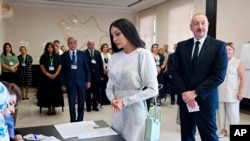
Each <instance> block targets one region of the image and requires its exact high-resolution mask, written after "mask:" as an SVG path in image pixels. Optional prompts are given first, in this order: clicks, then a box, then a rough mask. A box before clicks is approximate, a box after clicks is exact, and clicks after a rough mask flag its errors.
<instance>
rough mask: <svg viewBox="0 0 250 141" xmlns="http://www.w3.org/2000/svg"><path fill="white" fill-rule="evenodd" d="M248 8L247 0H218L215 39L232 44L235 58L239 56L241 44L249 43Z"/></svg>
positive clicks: (249, 24) (249, 3)
mask: <svg viewBox="0 0 250 141" xmlns="http://www.w3.org/2000/svg"><path fill="white" fill-rule="evenodd" d="M249 6H250V1H249V0H240V1H235V0H218V10H217V35H216V37H217V38H218V39H221V40H224V41H226V42H233V43H234V46H235V48H236V54H235V55H236V56H239V54H240V51H241V48H242V46H243V44H244V43H245V42H247V41H250V16H249V12H250V9H249Z"/></svg>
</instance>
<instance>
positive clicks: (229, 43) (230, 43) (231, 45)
mask: <svg viewBox="0 0 250 141" xmlns="http://www.w3.org/2000/svg"><path fill="white" fill-rule="evenodd" d="M226 46H230V47H231V48H232V49H233V50H234V51H235V48H234V43H232V42H227V43H226Z"/></svg>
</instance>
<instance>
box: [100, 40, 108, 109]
mask: <svg viewBox="0 0 250 141" xmlns="http://www.w3.org/2000/svg"><path fill="white" fill-rule="evenodd" d="M108 49H109V46H108V44H107V43H103V44H102V45H101V48H100V50H101V57H102V61H103V68H104V77H103V80H102V81H101V95H102V97H101V98H102V104H104V105H107V104H110V101H109V100H108V98H107V96H106V92H105V90H106V87H107V82H108V64H109V61H110V58H111V54H109V53H108Z"/></svg>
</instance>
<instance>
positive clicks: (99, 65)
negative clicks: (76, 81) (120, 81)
mask: <svg viewBox="0 0 250 141" xmlns="http://www.w3.org/2000/svg"><path fill="white" fill-rule="evenodd" d="M84 53H85V56H86V59H87V62H88V66H89V69H90V72H91V73H92V74H94V75H92V76H94V78H92V79H94V80H96V81H101V78H103V77H104V69H103V61H102V56H101V53H100V52H99V51H97V50H94V56H93V58H92V57H91V56H90V53H89V50H88V49H86V50H85V51H84ZM92 59H94V60H95V61H96V63H95V64H93V63H91V60H92Z"/></svg>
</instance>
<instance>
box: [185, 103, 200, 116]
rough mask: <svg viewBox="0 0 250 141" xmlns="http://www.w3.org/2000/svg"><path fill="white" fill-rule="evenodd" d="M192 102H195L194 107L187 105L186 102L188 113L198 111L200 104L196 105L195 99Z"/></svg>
mask: <svg viewBox="0 0 250 141" xmlns="http://www.w3.org/2000/svg"><path fill="white" fill-rule="evenodd" d="M194 104H195V106H194V108H191V107H189V106H188V104H187V108H188V111H189V113H191V112H197V111H200V106H199V105H198V103H197V102H196V101H195V103H194Z"/></svg>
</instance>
